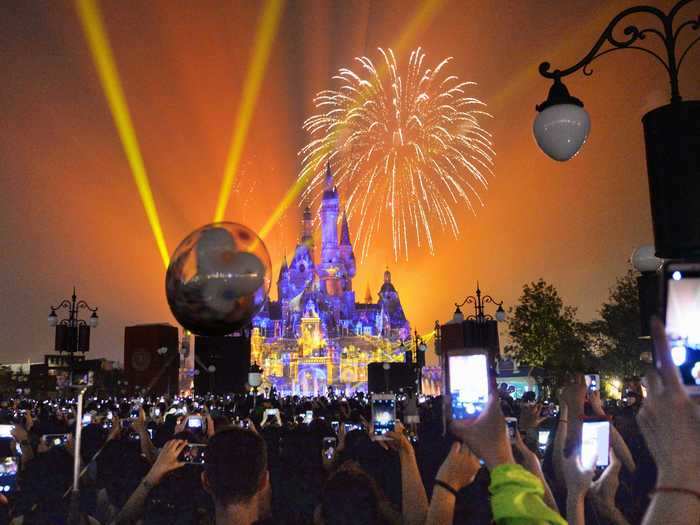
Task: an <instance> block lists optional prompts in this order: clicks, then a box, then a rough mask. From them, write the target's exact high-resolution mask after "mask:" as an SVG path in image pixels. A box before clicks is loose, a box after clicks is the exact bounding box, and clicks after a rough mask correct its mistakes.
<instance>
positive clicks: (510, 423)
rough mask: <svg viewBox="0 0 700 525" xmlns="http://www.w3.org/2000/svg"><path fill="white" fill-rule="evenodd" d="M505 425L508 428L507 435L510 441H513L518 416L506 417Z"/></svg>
mask: <svg viewBox="0 0 700 525" xmlns="http://www.w3.org/2000/svg"><path fill="white" fill-rule="evenodd" d="M506 427H507V428H508V437H509V438H510V442H511V443H515V434H516V433H517V432H518V418H517V417H507V418H506Z"/></svg>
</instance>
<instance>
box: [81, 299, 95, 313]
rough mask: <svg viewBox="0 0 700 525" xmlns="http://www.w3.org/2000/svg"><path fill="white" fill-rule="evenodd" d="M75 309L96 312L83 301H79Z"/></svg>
mask: <svg viewBox="0 0 700 525" xmlns="http://www.w3.org/2000/svg"><path fill="white" fill-rule="evenodd" d="M77 307H78V308H79V309H85V310H90V311H91V312H92V313H96V312H97V308H92V307H91V306H90V305H89V304H87V303H86V302H85V301H79V302H78V304H77Z"/></svg>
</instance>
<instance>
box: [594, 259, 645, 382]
mask: <svg viewBox="0 0 700 525" xmlns="http://www.w3.org/2000/svg"><path fill="white" fill-rule="evenodd" d="M598 313H599V315H600V319H596V320H594V321H592V322H590V323H588V325H587V326H586V332H587V333H588V334H589V336H590V337H591V340H592V341H593V342H594V346H595V347H596V354H598V356H599V366H600V370H601V372H603V373H605V374H606V375H616V376H620V377H622V378H625V377H630V376H636V375H642V373H643V372H644V367H643V363H642V362H641V361H640V359H639V356H640V354H641V353H642V352H646V351H649V342H648V341H645V340H642V339H640V337H641V335H642V329H641V314H640V312H639V290H638V286H637V278H636V277H635V274H634V272H633V271H632V270H630V271H628V272H627V274H626V275H624V276H623V277H620V278H619V279H617V281H616V283H615V286H614V288H611V289H610V296H609V298H608V300H607V302H605V303H603V305H602V306H601V308H600V310H599V312H598Z"/></svg>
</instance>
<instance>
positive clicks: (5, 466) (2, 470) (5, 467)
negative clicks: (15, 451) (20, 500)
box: [0, 457, 18, 494]
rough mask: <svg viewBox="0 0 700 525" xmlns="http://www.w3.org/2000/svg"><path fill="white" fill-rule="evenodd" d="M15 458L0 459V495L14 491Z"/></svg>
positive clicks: (15, 475)
mask: <svg viewBox="0 0 700 525" xmlns="http://www.w3.org/2000/svg"><path fill="white" fill-rule="evenodd" d="M17 470H18V468H17V458H15V457H6V458H2V459H0V493H4V494H9V493H10V492H13V491H14V489H15V482H16V480H17Z"/></svg>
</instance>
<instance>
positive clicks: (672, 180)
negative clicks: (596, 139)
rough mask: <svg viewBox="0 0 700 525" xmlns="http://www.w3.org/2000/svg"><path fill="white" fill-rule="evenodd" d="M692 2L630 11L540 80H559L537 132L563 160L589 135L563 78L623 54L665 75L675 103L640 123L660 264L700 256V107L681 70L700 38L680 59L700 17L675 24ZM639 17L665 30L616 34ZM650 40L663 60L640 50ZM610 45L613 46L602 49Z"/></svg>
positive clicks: (544, 70) (542, 107) (546, 66)
mask: <svg viewBox="0 0 700 525" xmlns="http://www.w3.org/2000/svg"><path fill="white" fill-rule="evenodd" d="M692 1H693V0H680V1H679V2H678V3H676V5H674V6H673V7H672V8H671V10H670V11H669V12H668V13H664V12H663V11H661V10H660V9H658V8H656V7H652V6H636V7H630V8H629V9H625V10H624V11H622V12H621V13H619V14H618V15H617V16H615V17H614V18H613V19H612V21H611V22H610V23H609V24H608V26H607V27H606V28H605V30H604V31H603V34H602V35H601V36H600V37H599V38H598V40H597V42H596V43H595V44H594V45H593V47H592V48H591V50H590V51H589V52H588V54H587V55H586V56H585V57H583V58H582V59H581V60H580V61H579V62H577V63H576V64H574V65H573V66H571V67H568V68H565V69H555V70H553V71H551V70H550V69H551V65H550V63H549V62H543V63H541V64H540V66H539V72H540V74H541V75H542V76H543V77H545V78H548V79H551V80H553V85H552V87H551V89H550V91H549V96H548V97H547V100H545V101H544V102H543V103H542V104H539V105H538V106H536V109H537V112H538V114H537V117H536V119H535V123H534V128H533V131H534V135H535V140H536V141H537V144H538V145H539V146H540V148H542V150H543V151H544V152H545V153H546V154H547V155H549V156H550V157H551V158H553V159H555V160H558V161H566V160H569V159H570V158H571V157H573V156H574V155H576V154H577V153H578V151H579V149H580V148H581V146H582V145H583V144H584V142H585V141H586V138H587V137H588V131H589V129H590V119H589V117H588V113H587V112H586V111H585V110H584V109H583V102H581V101H580V100H579V99H577V98H575V97H573V96H571V95H570V94H569V91H568V90H567V88H566V86H565V85H564V83H563V82H562V78H564V77H566V76H568V75H571V74H572V73H575V72H577V71H579V70H581V71H583V74H584V75H586V76H589V75H591V74H592V73H593V71H592V70H591V69H590V65H591V63H592V62H593V61H594V60H595V59H596V58H598V57H601V56H603V55H607V54H608V53H612V52H613V51H619V50H620V49H636V50H639V51H644V52H645V53H648V54H649V55H651V56H653V57H654V58H655V59H656V60H658V61H659V62H660V63H661V65H663V66H664V69H666V72H667V73H668V77H669V83H670V88H671V99H670V104H668V105H666V106H662V107H659V108H656V109H654V110H652V111H650V112H649V113H647V114H646V115H644V117H643V118H642V123H643V125H644V138H645V144H646V157H647V174H648V178H649V196H650V200H651V212H652V220H653V224H654V239H655V247H656V255H657V256H658V257H662V258H685V257H699V256H700V230H698V228H693V227H691V226H690V225H694V224H696V222H695V221H696V220H697V217H696V213H695V206H696V204H697V202H698V201H700V173H698V167H697V166H698V165H700V149H699V148H697V147H693V144H697V143H698V141H699V140H700V101H683V99H682V98H681V95H680V91H679V87H678V74H679V71H680V68H681V66H682V65H683V62H684V60H685V59H686V58H687V56H688V52H689V51H690V49H691V48H692V47H693V46H694V45H695V44H696V43H697V42H698V41H699V40H700V37H697V38H694V39H692V40H691V41H690V43H689V44H688V46H687V47H686V48H685V49H684V50H683V51H682V52H678V53H677V47H678V46H677V44H678V40H679V36H680V35H681V33H683V31H684V30H685V29H686V28H690V29H691V30H693V31H697V30H698V28H700V15H698V16H697V17H696V18H695V19H692V18H691V19H689V20H686V21H684V22H682V23H676V16H677V15H678V12H679V11H680V10H681V9H682V8H683V7H685V6H686V5H688V4H689V3H690V2H692ZM640 14H643V15H650V16H651V17H653V18H655V19H656V21H657V22H660V24H659V25H660V29H658V28H655V27H648V28H644V29H640V28H639V27H637V26H636V25H628V26H626V27H625V28H624V30H623V34H624V36H623V37H621V38H618V37H616V36H615V35H614V34H613V32H614V31H615V28H616V27H617V26H618V24H619V23H620V22H621V21H622V20H623V19H625V18H627V17H628V16H632V15H640ZM648 36H654V37H657V38H658V39H659V40H660V41H661V43H662V44H663V47H664V50H665V53H663V55H664V56H660V55H659V54H657V53H656V52H654V51H653V50H651V49H647V48H646V47H642V46H641V45H640V44H641V42H642V41H644V40H645V39H646V38H647V37H648ZM606 44H609V45H610V46H612V47H608V48H607V49H603V47H604V46H605V45H606ZM678 225H683V226H684V227H681V228H679V227H678ZM686 225H687V226H686Z"/></svg>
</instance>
